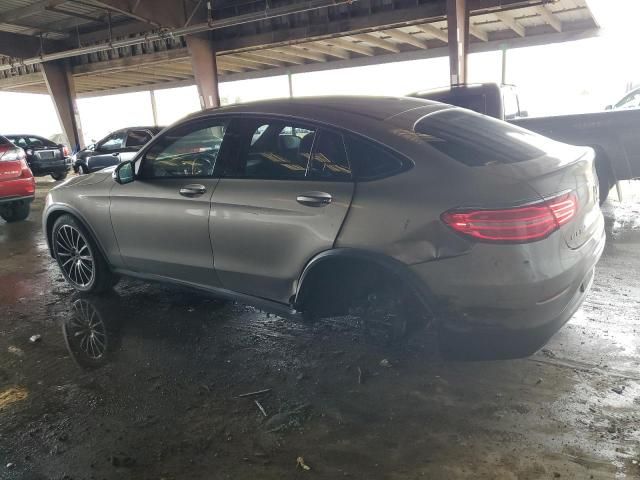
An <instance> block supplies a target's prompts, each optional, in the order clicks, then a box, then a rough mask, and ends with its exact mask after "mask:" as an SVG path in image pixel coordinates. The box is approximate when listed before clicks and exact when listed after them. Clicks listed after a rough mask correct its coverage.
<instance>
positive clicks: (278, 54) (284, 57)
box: [251, 49, 304, 65]
mask: <svg viewBox="0 0 640 480" xmlns="http://www.w3.org/2000/svg"><path fill="white" fill-rule="evenodd" d="M251 55H253V56H254V57H258V58H264V59H266V60H269V61H272V60H275V62H274V63H276V62H277V63H279V62H287V63H292V64H294V65H302V64H303V63H304V60H303V59H301V58H299V57H295V56H293V55H290V54H289V53H287V52H284V51H280V50H279V49H278V50H271V49H266V50H253V51H252V52H251Z"/></svg>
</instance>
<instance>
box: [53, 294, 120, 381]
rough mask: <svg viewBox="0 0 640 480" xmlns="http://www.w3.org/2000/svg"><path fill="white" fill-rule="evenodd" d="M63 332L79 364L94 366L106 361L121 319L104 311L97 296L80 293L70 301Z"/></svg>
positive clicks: (70, 352) (113, 346)
mask: <svg viewBox="0 0 640 480" xmlns="http://www.w3.org/2000/svg"><path fill="white" fill-rule="evenodd" d="M114 297H115V296H114ZM111 298H113V297H111ZM116 298H117V297H116ZM62 333H63V336H64V341H65V344H66V346H67V350H68V351H69V354H70V355H71V358H73V360H74V361H75V362H76V363H77V364H78V365H79V366H80V367H82V368H85V369H95V368H99V367H101V366H103V365H104V364H105V363H107V362H108V361H109V359H110V356H111V355H112V353H113V352H114V350H115V345H116V343H118V339H119V337H120V322H119V321H118V320H117V318H114V317H113V316H110V315H108V314H104V315H103V313H102V312H101V309H100V308H99V307H98V306H97V299H95V298H91V297H80V298H76V299H75V300H74V301H73V302H72V303H71V309H70V313H69V316H68V317H67V318H66V319H65V320H64V321H63V323H62Z"/></svg>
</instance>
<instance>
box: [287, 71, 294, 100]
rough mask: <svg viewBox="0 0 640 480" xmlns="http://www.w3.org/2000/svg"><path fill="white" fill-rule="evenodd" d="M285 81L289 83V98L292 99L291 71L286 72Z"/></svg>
mask: <svg viewBox="0 0 640 480" xmlns="http://www.w3.org/2000/svg"><path fill="white" fill-rule="evenodd" d="M287 80H288V82H289V98H293V76H292V75H291V70H287Z"/></svg>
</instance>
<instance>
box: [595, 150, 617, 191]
mask: <svg viewBox="0 0 640 480" xmlns="http://www.w3.org/2000/svg"><path fill="white" fill-rule="evenodd" d="M591 148H593V150H594V151H595V153H596V156H595V159H594V162H595V165H596V172H597V174H598V177H601V176H604V177H605V178H607V179H608V181H609V182H608V183H609V185H610V186H613V184H614V183H615V181H616V179H615V175H614V173H613V167H612V165H611V160H609V157H608V155H607V154H606V153H605V151H604V149H603V148H602V147H601V146H599V145H592V146H591Z"/></svg>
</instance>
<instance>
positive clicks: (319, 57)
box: [277, 45, 327, 62]
mask: <svg viewBox="0 0 640 480" xmlns="http://www.w3.org/2000/svg"><path fill="white" fill-rule="evenodd" d="M277 51H279V52H285V53H288V54H291V55H295V56H296V57H300V58H306V59H308V60H313V61H314V62H326V61H327V57H326V56H325V55H323V54H322V53H316V52H312V51H311V50H305V49H304V48H301V47H299V46H297V45H291V46H290V47H282V48H278V49H277Z"/></svg>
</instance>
